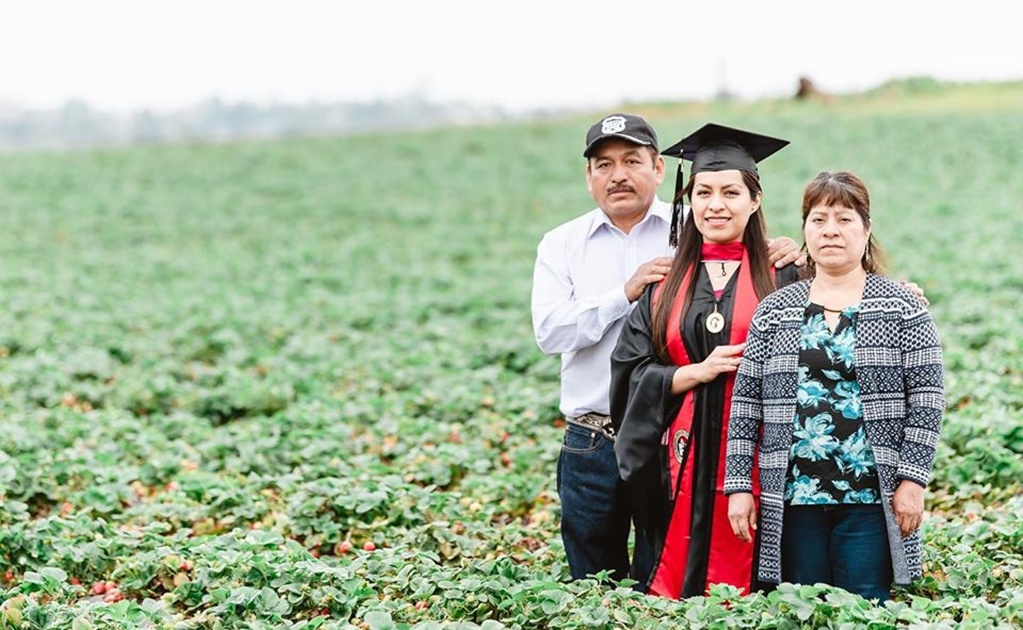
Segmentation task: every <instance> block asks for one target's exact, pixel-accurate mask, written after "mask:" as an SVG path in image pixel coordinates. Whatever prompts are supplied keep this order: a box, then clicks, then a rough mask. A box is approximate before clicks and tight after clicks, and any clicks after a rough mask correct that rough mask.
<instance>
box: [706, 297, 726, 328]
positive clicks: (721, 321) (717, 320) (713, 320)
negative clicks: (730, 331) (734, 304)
mask: <svg viewBox="0 0 1023 630" xmlns="http://www.w3.org/2000/svg"><path fill="white" fill-rule="evenodd" d="M704 325H705V326H706V327H707V331H708V332H711V333H714V334H717V333H719V332H721V331H722V330H724V329H725V316H724V315H722V314H721V313H719V312H718V305H717V304H715V305H714V312H713V313H711V314H710V315H708V316H707V320H706V321H705V322H704Z"/></svg>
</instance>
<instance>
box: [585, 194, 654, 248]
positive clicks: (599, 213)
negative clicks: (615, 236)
mask: <svg viewBox="0 0 1023 630" xmlns="http://www.w3.org/2000/svg"><path fill="white" fill-rule="evenodd" d="M651 216H652V217H653V220H661V221H664V222H665V223H670V222H671V204H668V203H665V202H663V201H661V200H660V199H658V198H657V197H654V202H653V203H652V204H650V208H649V209H647V211H646V216H645V217H643V220H642V221H640V222H639V223H637V224H636V227H639V226H641V225H643V224H644V223H646V222H647V221H650V220H651V218H650V217H651ZM602 225H606V226H607V227H608V229H617V228H615V225H614V223H611V219H609V218H608V217H607V215H606V214H604V211H603V210H601V209H600V208H597V209H596V210H594V215H593V221H591V222H590V231H589V232H588V233H587V234H586V237H587V238H589V237H591V236H593V235H594V234H595V233H596V232H597V230H599V229H600V226H602Z"/></svg>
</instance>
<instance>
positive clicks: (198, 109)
mask: <svg viewBox="0 0 1023 630" xmlns="http://www.w3.org/2000/svg"><path fill="white" fill-rule="evenodd" d="M514 117H516V116H513V115H512V114H509V113H508V112H506V111H505V110H503V109H501V108H499V107H493V106H477V105H468V104H461V103H436V102H431V101H429V100H427V99H425V98H423V97H422V96H419V95H414V94H413V95H409V96H405V97H402V98H398V99H394V100H387V101H383V100H380V101H375V102H367V103H327V104H319V103H311V104H304V105H296V104H269V105H259V104H254V103H247V102H241V103H227V102H224V101H222V100H220V99H216V98H214V99H209V100H206V101H204V102H202V103H199V104H197V105H195V106H194V107H191V108H188V109H184V110H179V111H172V112H157V111H151V110H140V111H135V112H132V113H130V114H117V113H111V112H107V111H102V110H99V109H95V108H93V107H91V106H90V105H89V104H88V103H86V102H84V101H81V100H69V101H67V102H66V103H65V104H64V105H63V106H61V107H59V108H56V109H49V110H28V109H22V108H18V107H14V106H10V105H4V104H2V103H0V149H6V150H11V149H47V148H82V147H92V146H107V145H131V144H147V143H148V144H155V143H173V142H190V141H214V142H217V141H228V140H240V139H251V138H277V137H284V136H316V135H338V134H350V133H360V132H370V131H378V130H383V129H401V128H415V127H431V126H435V125H441V124H452V123H477V122H492V121H499V120H507V119H511V118H514Z"/></svg>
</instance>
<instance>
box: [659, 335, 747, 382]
mask: <svg viewBox="0 0 1023 630" xmlns="http://www.w3.org/2000/svg"><path fill="white" fill-rule="evenodd" d="M745 347H746V344H744V343H739V344H735V345H732V346H718V347H717V348H714V350H713V351H712V352H711V353H710V355H709V356H708V357H707V358H706V359H704V360H703V361H700V362H699V363H693V364H690V365H683V366H682V367H680V368H678V369H677V370H675V374H674V375H673V376H672V377H671V393H673V394H681V393H683V392H687V391H689V390H691V389H692V388H694V387H696V386H697V385H699V384H701V383H709V382H711V381H713V380H714V379H716V378H717V377H718V375H719V374H727V373H729V372H734V371H736V370H738V369H739V363H741V362H742V351H743V349H744V348H745Z"/></svg>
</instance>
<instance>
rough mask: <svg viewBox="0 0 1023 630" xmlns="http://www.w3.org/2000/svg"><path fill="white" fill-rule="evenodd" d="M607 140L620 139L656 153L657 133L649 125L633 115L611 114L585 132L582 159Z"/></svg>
mask: <svg viewBox="0 0 1023 630" xmlns="http://www.w3.org/2000/svg"><path fill="white" fill-rule="evenodd" d="M608 138H621V139H622V140H628V141H629V142H632V143H634V144H639V145H642V146H645V147H652V148H653V149H654V151H657V150H658V149H657V133H656V132H654V128H653V127H651V126H650V123H648V122H647V121H645V120H643V118H642V117H640V116H635V115H633V114H611V115H610V116H605V117H604V118H601V119H600V120H598V121H597V122H596V123H594V124H593V126H592V127H590V130H589V131H587V132H586V150H584V151H583V157H585V158H588V157H590V155H592V153H593V151H594V149H596V148H597V145H598V144H600V143H601V142H603V141H604V140H607V139H608Z"/></svg>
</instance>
